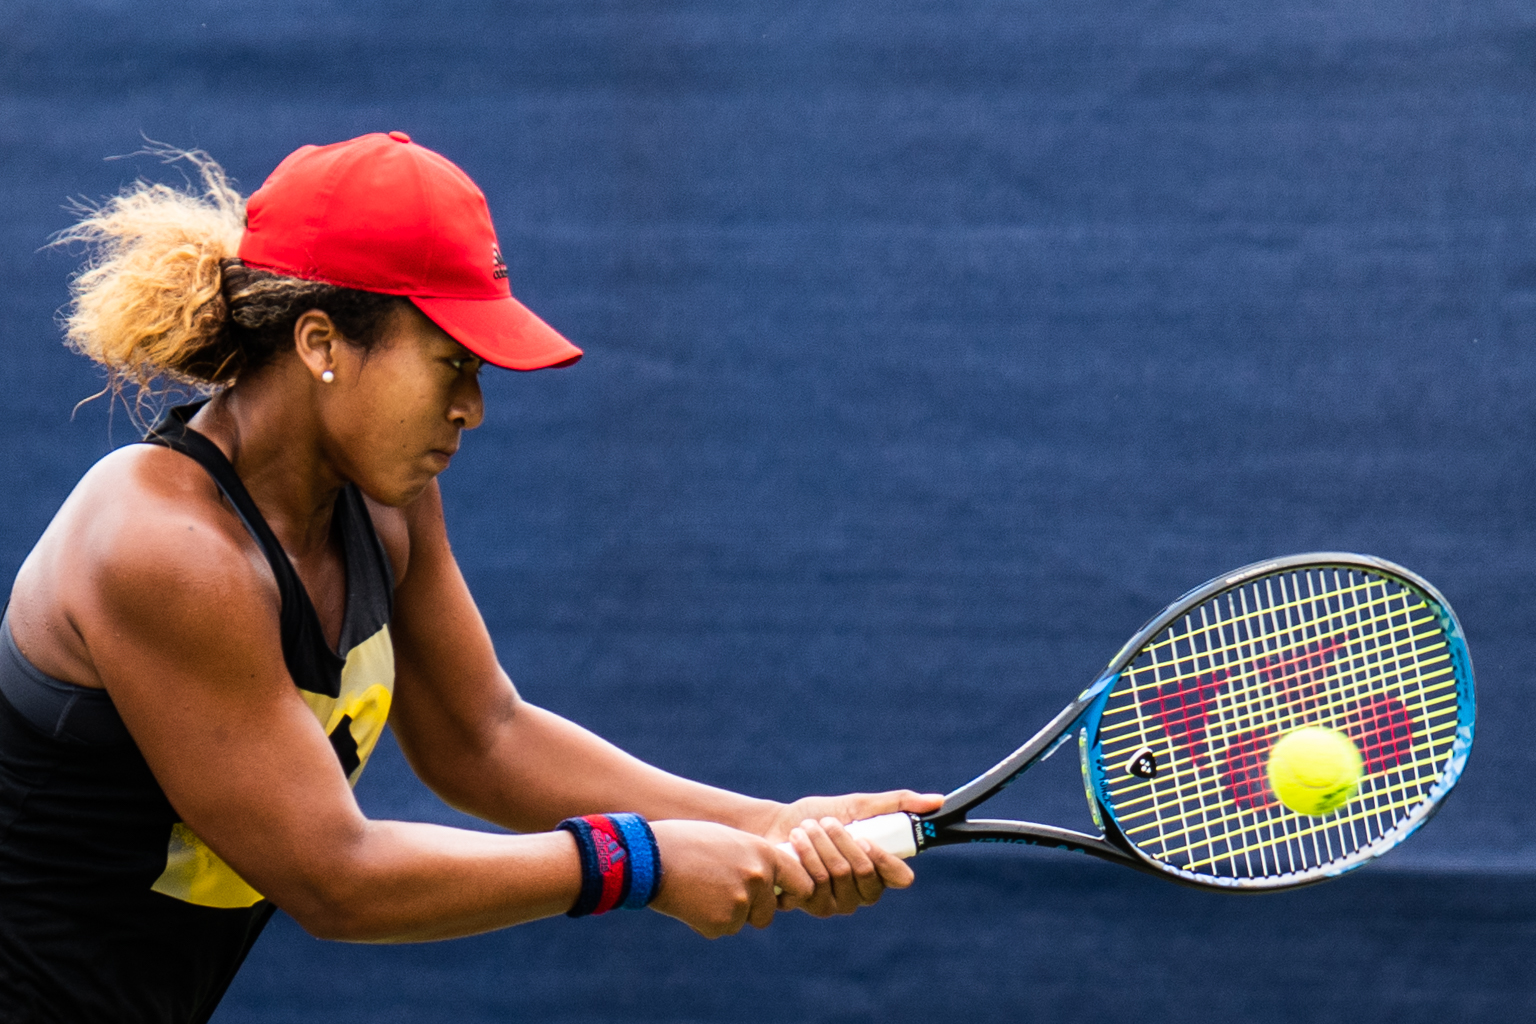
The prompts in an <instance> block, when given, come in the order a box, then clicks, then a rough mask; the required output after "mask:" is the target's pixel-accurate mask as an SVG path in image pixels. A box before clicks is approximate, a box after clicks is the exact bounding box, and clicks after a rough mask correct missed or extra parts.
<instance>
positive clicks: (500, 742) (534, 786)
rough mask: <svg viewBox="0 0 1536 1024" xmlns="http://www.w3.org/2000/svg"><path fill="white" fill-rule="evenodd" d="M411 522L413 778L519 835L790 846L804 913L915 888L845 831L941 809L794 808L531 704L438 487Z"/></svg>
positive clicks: (870, 797)
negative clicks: (464, 568) (614, 818)
mask: <svg viewBox="0 0 1536 1024" xmlns="http://www.w3.org/2000/svg"><path fill="white" fill-rule="evenodd" d="M405 517H406V523H407V530H408V533H409V561H408V567H407V570H406V573H405V577H404V579H403V580H402V581H401V584H400V586H399V588H398V590H397V591H396V597H395V601H396V605H395V617H394V621H393V624H392V625H391V633H392V635H393V637H394V643H395V670H396V689H395V700H394V704H393V706H392V710H391V717H390V723H391V726H392V727H393V729H394V731H395V736H396V738H397V739H398V740H399V743H400V746H401V749H402V750H403V751H404V752H405V756H406V758H407V759H408V760H409V761H410V763H411V766H412V768H413V769H414V770H415V771H416V773H417V774H418V775H419V776H420V777H421V778H422V780H423V781H424V782H426V783H427V785H428V786H430V787H431V788H432V789H433V790H434V791H435V792H436V793H438V794H439V795H440V796H442V797H443V798H444V799H445V800H446V801H447V802H448V803H450V804H452V805H453V806H455V807H457V808H459V809H460V810H463V811H466V812H468V813H470V814H474V815H476V816H477V817H480V818H484V819H486V820H488V821H493V822H496V823H498V824H501V825H504V826H506V827H508V828H512V829H516V830H519V831H535V830H541V829H547V828H551V827H553V826H554V824H555V823H556V822H558V821H559V820H561V819H562V818H565V817H569V816H571V815H575V814H587V813H594V812H604V811H635V812H638V813H640V814H643V815H645V816H646V817H648V818H652V819H665V818H687V819H695V820H700V821H713V822H719V823H722V824H726V825H729V826H732V827H734V828H737V829H742V830H744V831H747V832H750V833H753V834H754V835H758V836H763V837H766V838H768V839H770V840H772V841H773V842H780V841H783V840H786V839H789V840H791V841H792V842H793V843H794V844H795V848H796V850H797V851H798V852H799V853H800V855H801V859H802V861H803V862H804V864H805V866H806V868H807V869H808V871H809V872H810V874H811V875H812V876H813V878H814V879H815V880H816V881H817V883H818V885H817V888H816V891H815V892H814V893H812V894H808V895H807V896H806V897H805V898H803V899H799V898H796V897H791V899H789V900H786V901H785V905H786V906H790V905H794V906H804V907H805V909H808V910H810V911H811V912H812V913H818V914H825V913H834V912H845V913H846V912H848V911H850V910H852V909H853V908H854V907H856V906H858V905H859V904H861V903H869V902H873V901H874V900H875V899H877V898H878V897H879V895H880V891H881V889H882V888H883V887H884V886H885V885H887V884H891V885H896V886H905V885H907V884H910V882H911V879H912V874H911V870H910V869H909V868H908V867H907V866H906V865H905V864H904V863H902V862H901V861H900V860H898V859H896V858H894V857H891V856H889V855H888V854H885V853H884V851H881V850H878V849H876V850H870V849H868V848H867V846H864V845H861V844H859V843H858V842H857V841H855V840H853V839H852V837H850V836H848V835H847V834H846V833H844V832H843V831H842V829H841V828H840V826H839V822H847V821H851V820H853V819H855V818H864V817H871V816H873V815H876V814H883V813H886V812H888V811H893V810H910V811H916V812H922V811H928V810H932V809H933V808H935V807H937V806H938V804H937V802H936V799H935V798H933V797H923V796H919V795H918V794H915V793H911V792H908V791H899V792H892V793H878V794H852V795H849V796H844V797H836V798H808V799H806V800H802V801H798V802H796V803H795V804H790V805H785V804H779V803H775V802H773V801H769V800H757V799H752V798H750V797H746V796H742V795H740V794H737V793H732V792H728V791H726V790H722V789H717V788H715V787H712V786H706V785H703V784H702V783H698V782H692V781H689V780H687V779H683V778H679V777H678V776H676V775H672V774H670V773H668V772H665V771H662V770H661V769H659V768H656V767H654V766H652V765H649V764H646V763H645V762H643V761H640V760H639V759H637V758H635V757H632V756H630V755H629V754H626V753H624V752H623V751H622V750H620V749H618V748H617V747H615V746H613V745H612V744H610V743H608V742H606V741H605V740H602V739H600V738H599V737H597V736H595V735H593V734H592V733H591V732H588V731H587V730H586V729H583V728H581V727H580V726H578V725H575V724H574V723H571V722H569V721H567V720H565V719H563V718H561V717H559V716H558V715H555V714H553V713H551V712H549V711H546V710H544V709H542V708H539V707H536V706H534V705H532V704H529V703H528V702H526V701H524V700H522V699H521V697H520V696H519V695H518V693H517V690H516V689H515V688H514V686H513V685H512V682H511V680H510V679H508V678H507V676H506V674H505V673H504V672H503V671H502V669H501V666H500V665H499V663H498V662H497V659H496V654H495V651H494V650H493V648H492V644H491V639H490V636H489V634H488V633H487V631H486V628H485V625H484V623H483V621H482V620H481V618H480V615H479V612H478V610H477V609H476V607H475V604H474V601H473V599H472V598H471V596H470V593H469V589H468V587H467V586H466V585H465V583H464V579H463V576H462V575H461V573H460V572H459V568H458V564H457V562H456V561H455V559H454V557H453V553H452V551H451V550H450V548H449V545H448V539H447V532H446V529H445V527H444V523H443V512H442V502H441V498H440V496H439V492H438V490H437V487H436V485H435V484H434V485H433V486H431V487H429V488H428V490H427V491H426V493H424V494H423V495H422V497H421V498H420V499H418V500H417V501H416V502H414V503H413V504H412V505H411V506H410V507H409V508H408V509H407V510H406V513H405Z"/></svg>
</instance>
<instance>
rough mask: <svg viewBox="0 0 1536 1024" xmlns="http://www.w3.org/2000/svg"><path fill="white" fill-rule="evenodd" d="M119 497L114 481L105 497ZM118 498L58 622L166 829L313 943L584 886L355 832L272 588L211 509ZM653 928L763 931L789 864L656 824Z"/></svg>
mask: <svg viewBox="0 0 1536 1024" xmlns="http://www.w3.org/2000/svg"><path fill="white" fill-rule="evenodd" d="M118 483H119V484H121V483H122V481H118ZM155 488H156V485H155V483H154V482H153V481H151V480H140V481H137V483H136V485H134V486H132V487H131V490H130V493H132V497H133V500H131V501H125V500H122V494H123V493H124V491H123V489H121V487H118V488H114V493H112V494H111V495H109V496H107V497H106V498H105V500H104V501H103V502H102V503H100V504H99V505H98V507H97V510H96V514H95V515H93V516H91V517H90V518H91V528H90V529H89V530H86V531H81V532H79V533H78V534H77V536H76V537H75V538H74V540H75V541H76V544H77V547H76V551H77V554H78V558H75V559H72V561H73V562H74V563H75V564H76V565H77V567H78V569H79V572H80V574H81V577H82V578H81V579H79V580H78V583H79V585H78V586H74V587H72V588H71V589H72V593H73V595H74V598H73V601H72V607H70V608H69V609H68V612H67V615H68V619H69V621H70V622H72V623H73V624H74V626H75V628H76V629H77V630H79V632H80V635H81V636H82V637H83V639H84V641H85V643H86V646H87V648H88V651H89V656H90V660H91V662H92V664H93V665H94V668H95V671H96V673H97V675H98V677H99V678H100V680H101V681H102V682H103V683H104V684H105V686H106V688H107V690H108V691H109V693H110V694H111V696H112V699H113V702H114V704H115V705H116V707H117V709H118V711H119V713H120V714H121V715H122V718H123V721H124V723H125V724H126V725H127V727H128V729H129V731H130V732H131V733H132V735H133V737H134V739H135V741H136V742H137V744H138V746H139V749H140V750H141V751H142V752H143V755H144V757H145V759H146V760H147V761H148V763H149V766H150V768H151V770H152V771H153V772H154V774H155V777H156V779H157V780H158V781H159V782H160V785H161V786H162V788H163V789H164V790H165V793H166V795H167V797H168V798H169V799H170V802H171V804H172V805H173V806H174V807H175V808H176V811H177V813H178V814H179V815H180V816H181V818H182V820H183V821H185V823H186V824H187V825H188V826H189V827H190V828H191V829H192V830H193V831H194V832H195V833H197V835H198V836H199V837H201V838H202V839H203V841H204V842H206V843H207V844H208V845H209V847H211V848H212V849H213V850H214V852H216V853H217V854H219V856H220V857H222V858H223V859H224V860H225V861H227V862H228V863H229V864H230V866H231V867H233V868H234V869H235V870H236V871H237V872H239V873H240V875H241V876H242V877H243V878H244V879H245V880H246V881H247V882H249V883H250V884H251V885H252V886H253V887H254V888H255V889H256V890H257V891H259V892H261V893H263V894H265V895H266V896H267V897H269V898H270V899H272V900H273V901H274V902H275V903H277V904H278V905H279V906H281V907H282V908H283V909H284V910H286V911H288V912H289V913H290V914H292V916H293V917H294V918H295V919H297V920H298V921H299V923H300V924H301V925H303V926H304V927H305V928H306V929H307V930H309V931H310V932H312V933H313V934H316V935H320V936H325V937H329V938H338V939H349V940H356V941H408V940H420V939H436V938H446V937H450V936H456V935H466V934H471V933H475V932H482V931H486V930H489V929H494V928H500V927H503V926H506V925H511V924H516V923H518V922H521V921H526V920H530V919H533V918H537V917H544V916H549V915H552V914H558V913H561V912H563V911H565V910H567V909H568V908H569V907H570V906H571V905H572V903H573V902H574V901H575V898H576V894H577V892H578V889H579V886H580V882H581V878H580V868H579V861H578V857H577V852H576V848H575V844H574V841H573V840H572V838H571V837H570V836H569V835H568V834H565V833H542V834H535V835H525V836H506V835H487V834H483V833H477V832H468V831H463V830H457V829H450V828H442V827H438V826H432V825H422V824H406V823H400V822H389V821H369V820H368V819H366V818H365V817H364V816H363V814H362V813H361V811H360V810H359V809H358V806H357V804H356V802H355V800H354V799H353V796H352V792H351V790H350V788H349V787H348V785H347V781H346V779H345V777H344V775H343V773H342V769H341V766H340V764H339V763H338V761H337V758H336V755H335V752H334V751H333V750H332V749H331V746H330V744H329V742H328V741H327V739H326V737H325V735H324V732H323V731H322V729H321V727H320V725H319V723H318V722H316V720H315V718H314V716H313V714H312V713H311V712H310V711H309V709H308V708H307V706H306V705H305V704H304V702H303V701H302V699H301V698H300V697H299V695H298V692H297V690H296V689H295V687H294V685H293V682H292V680H291V679H290V678H289V676H288V673H287V670H286V667H285V666H284V664H283V660H282V653H281V642H280V637H279V626H278V620H277V594H276V588H275V584H274V582H273V580H272V578H271V576H270V573H269V572H268V571H267V570H266V568H265V566H264V564H262V561H261V559H260V557H259V555H254V554H253V550H252V547H251V545H250V544H249V541H248V539H247V538H246V536H245V534H244V530H243V528H242V527H241V526H240V525H239V523H238V521H236V520H235V519H234V517H233V515H232V514H230V513H229V512H228V510H227V509H225V508H223V507H221V506H218V505H215V504H213V503H212V502H209V503H207V504H201V503H196V502H193V503H188V502H187V501H185V496H184V495H182V496H169V497H176V498H178V499H179V500H167V498H168V496H166V495H163V494H161V495H157V494H156V493H155ZM654 827H655V830H656V838H657V843H658V846H659V848H660V852H661V857H662V861H663V864H664V867H665V870H666V876H665V881H664V883H663V886H662V891H661V893H660V895H659V896H658V898H657V901H656V903H655V904H654V905H655V906H656V907H657V909H659V910H662V911H664V912H666V913H670V914H672V915H674V916H677V917H679V918H681V919H683V920H684V921H686V922H687V923H688V924H690V925H691V926H692V927H694V928H695V929H697V930H699V931H701V932H703V933H704V934H707V935H716V934H722V933H725V932H729V931H734V930H736V929H738V928H740V927H741V925H742V924H743V923H745V922H747V921H748V920H750V921H751V922H752V923H753V924H756V925H759V926H761V925H764V924H766V923H767V922H768V920H769V919H771V917H772V915H773V913H774V910H775V900H774V896H773V887H774V885H775V884H777V885H780V886H783V887H784V888H785V889H787V890H791V891H794V892H808V891H809V889H810V880H809V878H808V877H806V876H805V874H804V872H803V871H802V870H801V869H800V867H799V864H798V863H797V862H796V861H795V859H794V858H793V857H788V856H785V855H783V854H781V853H780V852H778V851H776V850H775V849H774V848H773V846H772V845H771V844H769V843H767V842H766V841H764V840H762V839H760V838H757V837H754V836H750V835H747V834H745V833H742V832H739V831H735V830H732V829H728V828H725V827H722V826H719V825H709V824H701V823H695V822H664V821H663V822H657V823H655V826H654Z"/></svg>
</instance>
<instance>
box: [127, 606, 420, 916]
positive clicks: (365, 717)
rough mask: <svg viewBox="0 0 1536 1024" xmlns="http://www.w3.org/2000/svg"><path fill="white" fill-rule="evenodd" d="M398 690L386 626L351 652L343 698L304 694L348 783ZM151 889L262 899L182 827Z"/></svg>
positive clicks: (244, 901)
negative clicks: (327, 737)
mask: <svg viewBox="0 0 1536 1024" xmlns="http://www.w3.org/2000/svg"><path fill="white" fill-rule="evenodd" d="M394 689H395V649H394V646H393V645H392V644H391V643H390V640H389V627H388V626H384V627H382V628H380V630H379V631H378V632H377V633H375V634H373V636H371V637H369V638H368V639H367V640H365V641H363V642H362V643H360V644H358V645H357V646H356V647H354V648H352V650H351V651H349V652H348V653H347V664H346V667H344V668H343V669H342V670H341V694H340V695H339V696H336V697H327V696H325V695H324V694H320V693H310V692H309V691H308V690H300V691H299V696H301V697H303V698H304V703H306V704H308V705H309V708H310V710H311V711H313V712H314V713H315V718H316V719H317V720H318V721H319V722H320V724H321V726H323V727H324V728H325V734H326V735H327V736H329V737H330V738H331V746H332V747H333V748H335V750H336V757H337V758H338V759H339V760H340V761H341V767H342V770H343V771H345V772H346V773H347V781H348V782H350V783H352V784H353V785H354V786H355V785H357V779H358V776H360V775H361V774H362V773H363V767H364V766H365V765H366V764H367V763H368V758H369V756H370V755H371V754H372V753H373V748H374V747H375V746H376V745H377V744H378V742H379V736H380V735H381V734H382V733H383V732H384V723H385V722H386V721H388V720H389V702H390V697H391V695H392V694H393V693H394ZM150 888H152V889H154V891H155V892H159V893H164V894H165V895H167V896H173V897H175V898H176V899H178V900H182V901H183V902H186V903H196V904H197V905H198V906H201V907H224V908H231V907H249V906H251V905H253V904H254V903H256V902H257V901H259V900H260V899H261V893H259V892H257V891H256V890H255V889H252V888H251V887H250V886H249V885H247V884H246V882H245V879H243V878H241V877H240V876H239V875H238V874H237V873H236V872H235V869H234V868H232V867H230V866H229V865H228V864H226V863H224V861H222V860H220V859H219V855H218V854H216V853H214V852H213V851H212V850H210V849H209V848H208V847H207V845H206V844H204V842H203V841H202V840H201V839H199V838H198V837H197V835H196V833H194V832H193V831H192V830H191V829H189V828H187V826H185V825H183V824H181V823H180V822H177V823H176V825H175V826H174V827H173V828H172V829H171V839H170V844H169V846H168V848H167V850H166V856H165V871H164V872H162V873H161V875H160V877H159V878H158V879H156V880H155V884H154V885H152V886H150Z"/></svg>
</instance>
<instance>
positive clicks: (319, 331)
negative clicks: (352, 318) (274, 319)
mask: <svg viewBox="0 0 1536 1024" xmlns="http://www.w3.org/2000/svg"><path fill="white" fill-rule="evenodd" d="M342 340H343V339H342V336H341V331H340V330H338V329H337V327H336V323H335V321H333V320H332V319H331V317H330V314H329V313H327V312H325V311H324V310H322V309H311V310H309V311H308V312H307V313H302V314H300V315H299V318H298V319H297V320H295V321H294V323H293V347H294V349H295V351H297V352H298V354H299V359H300V361H302V362H303V363H304V365H305V366H306V367H307V368H308V369H309V372H310V375H311V376H313V377H314V378H315V380H316V381H323V382H324V383H327V384H329V383H330V382H331V381H332V380H335V379H336V376H335V375H336V355H337V352H336V349H337V348H338V346H339V345H340V343H341V342H342Z"/></svg>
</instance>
